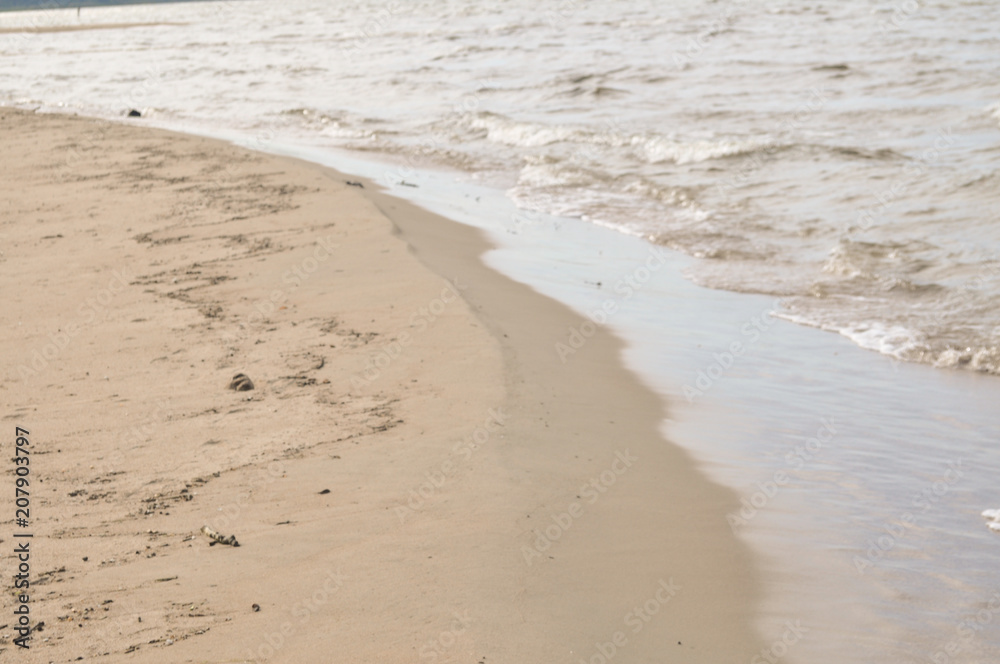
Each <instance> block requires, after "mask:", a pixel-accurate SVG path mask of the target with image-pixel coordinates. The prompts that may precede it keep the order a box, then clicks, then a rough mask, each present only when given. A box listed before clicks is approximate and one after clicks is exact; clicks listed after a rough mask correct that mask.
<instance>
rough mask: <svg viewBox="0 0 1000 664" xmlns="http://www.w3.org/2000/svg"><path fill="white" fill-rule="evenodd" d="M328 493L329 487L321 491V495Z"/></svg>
mask: <svg viewBox="0 0 1000 664" xmlns="http://www.w3.org/2000/svg"><path fill="white" fill-rule="evenodd" d="M328 493H330V490H329V489H323V490H322V491H320V492H319V495H321V496H323V495H326V494H328Z"/></svg>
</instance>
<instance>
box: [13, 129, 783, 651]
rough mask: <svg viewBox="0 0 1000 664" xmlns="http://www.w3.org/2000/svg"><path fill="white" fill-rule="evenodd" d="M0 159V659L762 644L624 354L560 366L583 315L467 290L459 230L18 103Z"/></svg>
mask: <svg viewBox="0 0 1000 664" xmlns="http://www.w3.org/2000/svg"><path fill="white" fill-rule="evenodd" d="M0 136H2V138H0V140H2V143H3V145H4V147H5V154H6V155H7V156H8V158H7V159H5V161H4V165H3V167H2V168H3V170H4V174H3V179H2V183H3V184H2V186H3V188H4V190H5V191H4V200H5V201H6V205H5V210H4V215H3V218H2V225H0V229H2V230H0V233H2V238H3V254H2V258H0V270H2V271H3V277H2V279H3V283H4V284H5V286H6V288H5V290H6V292H7V293H8V298H7V301H6V307H5V310H4V315H3V321H4V327H5V329H6V332H7V334H8V338H10V339H11V340H12V343H8V344H6V345H5V346H4V350H3V353H4V358H3V364H4V366H5V368H6V369H7V380H6V381H4V383H3V391H2V394H3V397H2V400H3V404H4V419H5V420H6V421H7V423H8V426H9V427H10V429H11V439H13V438H14V428H15V427H20V428H21V429H23V430H26V431H28V432H29V435H28V436H27V437H28V439H29V440H30V454H31V456H30V460H31V463H30V472H31V474H30V478H31V485H30V487H31V517H30V529H31V530H32V534H33V539H32V540H31V547H32V549H31V573H30V574H31V578H30V580H31V588H30V591H31V602H30V610H31V616H32V623H33V624H34V625H37V624H38V623H41V622H44V626H43V627H42V628H37V627H36V630H37V631H35V632H34V633H33V634H32V638H31V648H30V651H19V649H18V648H17V646H16V645H15V644H14V643H13V639H14V638H16V636H17V634H16V631H12V629H13V626H12V625H8V626H7V627H5V628H3V629H2V630H0V633H2V634H3V635H4V639H3V641H2V643H0V648H2V649H4V650H6V652H5V653H4V654H5V655H14V656H18V657H21V658H22V659H21V660H19V661H67V660H74V659H76V658H78V657H83V658H84V659H85V660H87V661H89V660H91V659H99V658H104V659H106V661H126V660H135V661H143V662H149V661H163V662H167V661H169V662H179V661H213V662H229V661H275V662H281V661H287V662H293V661H330V660H335V661H384V662H397V661H398V662H403V661H406V662H412V661H418V660H419V661H423V660H428V661H438V662H466V661H475V662H485V663H488V662H527V661H567V662H577V661H584V662H600V661H610V660H611V659H614V658H617V660H618V661H636V662H640V661H664V660H666V661H685V662H718V661H744V660H746V661H749V660H750V659H751V658H753V657H754V656H755V655H756V654H758V653H759V652H760V651H761V649H762V648H764V644H763V643H762V642H761V639H760V637H759V635H758V634H757V632H756V630H755V628H754V620H755V607H756V605H757V601H758V600H759V594H760V590H759V580H758V574H757V572H756V570H755V567H754V558H753V555H752V554H751V552H750V550H749V548H748V546H747V545H746V544H745V543H744V542H743V541H742V540H740V539H738V538H737V537H736V535H735V534H734V533H733V532H732V531H731V529H730V527H729V525H728V524H727V522H726V519H725V515H726V514H727V512H730V511H732V510H733V509H736V508H738V507H739V503H738V498H737V496H736V494H735V493H734V492H732V491H731V490H729V489H725V488H722V487H721V486H719V485H717V484H714V483H712V482H710V481H709V480H708V479H707V478H706V477H705V476H704V474H703V473H702V472H701V471H700V470H699V468H698V466H697V465H696V463H695V462H694V461H693V459H692V458H691V457H690V456H689V454H688V453H686V452H684V451H682V450H681V449H680V448H678V447H677V446H675V445H673V444H671V443H670V442H669V441H668V440H665V439H664V437H663V436H662V434H661V433H660V423H661V420H662V418H663V417H664V415H665V413H664V405H663V402H662V400H661V399H660V398H659V397H658V396H657V395H655V394H654V393H653V392H652V391H651V390H650V389H649V388H647V387H645V386H644V385H642V384H641V383H640V382H639V380H638V379H637V378H636V377H635V376H634V375H633V374H632V373H630V372H629V371H627V370H626V369H625V368H624V366H623V364H622V352H623V348H624V346H623V343H622V342H621V341H620V340H618V339H617V338H616V337H614V336H612V335H611V334H610V333H609V332H608V331H607V330H605V329H603V328H601V327H595V326H593V325H591V327H590V328H584V329H586V330H587V331H588V333H587V335H586V339H582V338H581V343H580V344H579V345H578V346H577V345H576V344H575V342H572V341H569V340H568V341H567V343H573V344H574V353H573V354H572V356H570V357H567V356H565V355H560V353H559V352H558V350H557V343H556V342H558V341H559V340H561V339H564V338H565V339H569V337H567V335H568V333H569V332H570V331H571V330H572V329H573V328H580V327H581V326H582V325H585V324H586V323H587V320H586V319H585V318H584V317H582V316H581V315H580V314H578V313H574V312H573V311H572V310H570V309H569V308H567V307H566V306H564V305H562V304H559V303H557V302H555V301H554V300H551V299H549V298H547V297H544V296H542V295H540V294H538V293H537V292H536V291H534V290H532V289H531V288H529V287H527V286H525V285H522V284H519V283H516V282H514V281H512V280H510V279H509V278H507V277H505V276H503V275H501V274H499V273H498V272H495V271H493V270H491V269H489V268H487V267H485V266H484V265H483V264H482V262H481V261H480V258H479V257H480V255H481V254H482V253H483V252H485V251H486V250H487V249H488V248H489V245H488V243H487V242H486V240H485V239H484V236H483V235H482V234H481V233H480V232H479V231H477V230H475V229H471V228H469V227H466V226H461V225H458V224H455V223H453V222H450V221H448V220H447V219H444V218H441V217H438V216H436V215H434V214H431V213H429V212H426V211H424V210H422V209H420V208H417V207H415V206H413V205H412V204H410V203H407V202H405V201H402V200H400V199H396V198H392V197H390V196H388V195H386V194H385V193H381V192H379V191H378V188H377V186H376V185H375V184H374V183H372V182H371V181H363V180H359V179H357V178H355V177H352V176H349V175H344V174H341V173H338V172H336V171H333V170H331V169H328V168H324V167H321V166H317V165H314V164H310V163H307V162H303V161H299V160H295V159H291V158H285V157H276V156H269V155H263V154H260V153H253V152H250V151H247V150H243V149H240V148H237V147H234V146H231V145H228V144H226V143H223V142H221V141H217V140H212V139H206V138H199V137H193V136H186V135H182V134H177V133H171V132H167V131H163V130H158V129H150V128H145V127H140V126H135V125H127V124H123V123H108V122H103V121H96V120H90V119H83V118H76V117H71V116H65V115H60V116H55V115H40V114H33V113H30V112H25V111H18V110H12V109H3V110H2V114H0ZM348 182H350V183H352V184H348ZM359 185H361V186H359ZM240 373H242V374H245V375H246V376H247V377H249V379H250V380H251V381H252V383H253V389H250V390H233V389H229V385H230V382H231V381H232V379H233V377H234V376H235V375H237V374H240ZM203 526H208V527H209V528H210V529H212V530H213V531H215V532H218V533H221V534H222V535H225V536H229V535H232V536H235V538H236V540H237V541H238V543H239V546H231V545H226V544H221V543H215V542H214V541H213V540H212V539H210V538H209V537H207V536H206V535H205V534H203V533H202V532H201V529H202V527H203ZM13 529H14V526H13V524H11V525H10V527H9V528H8V529H7V530H8V532H5V533H4V534H3V535H2V536H0V537H2V539H3V540H5V542H4V546H5V548H9V544H10V542H11V541H12V540H11V538H10V537H9V533H10V531H12V530H13ZM8 555H9V554H8Z"/></svg>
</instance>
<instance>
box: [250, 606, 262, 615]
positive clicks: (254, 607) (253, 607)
mask: <svg viewBox="0 0 1000 664" xmlns="http://www.w3.org/2000/svg"><path fill="white" fill-rule="evenodd" d="M250 608H251V609H253V612H254V613H257V612H258V611H260V604H254V605H253V606H251V607H250Z"/></svg>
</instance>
